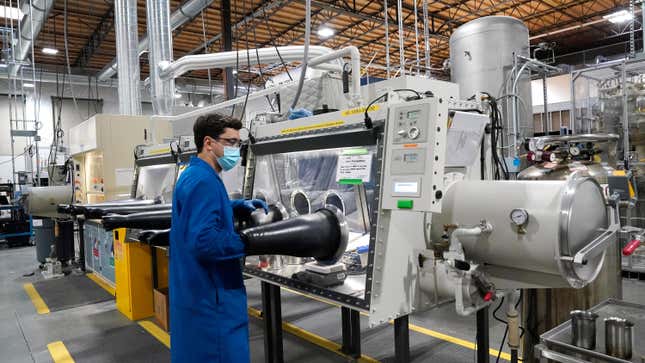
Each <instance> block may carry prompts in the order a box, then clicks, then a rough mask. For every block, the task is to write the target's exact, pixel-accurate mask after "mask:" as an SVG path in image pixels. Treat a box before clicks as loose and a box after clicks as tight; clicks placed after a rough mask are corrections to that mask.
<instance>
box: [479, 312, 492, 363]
mask: <svg viewBox="0 0 645 363" xmlns="http://www.w3.org/2000/svg"><path fill="white" fill-rule="evenodd" d="M488 311H489V307H488V306H487V307H485V308H483V309H480V310H478V311H477V363H484V362H486V363H488V362H490V358H489V349H490V322H489V317H488Z"/></svg>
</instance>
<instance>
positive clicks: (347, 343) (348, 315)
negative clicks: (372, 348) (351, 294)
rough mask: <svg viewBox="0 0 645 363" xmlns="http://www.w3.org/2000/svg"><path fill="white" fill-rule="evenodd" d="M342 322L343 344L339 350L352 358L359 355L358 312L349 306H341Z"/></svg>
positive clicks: (359, 319)
mask: <svg viewBox="0 0 645 363" xmlns="http://www.w3.org/2000/svg"><path fill="white" fill-rule="evenodd" d="M341 314H342V324H343V346H342V348H341V349H340V351H341V352H343V353H345V354H347V355H349V356H350V357H352V358H360V356H361V318H360V313H359V312H358V311H356V310H352V309H350V308H345V307H343V308H341Z"/></svg>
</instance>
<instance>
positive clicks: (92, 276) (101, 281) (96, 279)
mask: <svg viewBox="0 0 645 363" xmlns="http://www.w3.org/2000/svg"><path fill="white" fill-rule="evenodd" d="M85 276H86V277H87V278H88V279H90V280H92V281H94V282H95V283H96V284H97V285H99V286H101V287H102V288H103V290H105V291H107V292H108V294H110V295H112V296H116V289H115V288H114V287H112V286H111V285H110V284H108V283H107V282H106V281H105V280H104V279H103V278H102V277H101V276H99V275H97V274H95V273H92V272H90V273H88V274H85Z"/></svg>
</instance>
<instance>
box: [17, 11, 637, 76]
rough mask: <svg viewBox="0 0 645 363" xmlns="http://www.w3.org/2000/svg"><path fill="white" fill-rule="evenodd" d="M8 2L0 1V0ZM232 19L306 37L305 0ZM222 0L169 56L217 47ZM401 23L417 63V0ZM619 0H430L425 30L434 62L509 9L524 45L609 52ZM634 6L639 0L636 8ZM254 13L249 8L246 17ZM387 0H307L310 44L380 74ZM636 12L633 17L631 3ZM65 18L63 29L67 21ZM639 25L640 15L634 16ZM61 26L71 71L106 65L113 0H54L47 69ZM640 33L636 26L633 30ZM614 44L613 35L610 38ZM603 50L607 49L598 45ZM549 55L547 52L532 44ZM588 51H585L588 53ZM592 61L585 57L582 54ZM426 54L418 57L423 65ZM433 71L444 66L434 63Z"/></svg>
mask: <svg viewBox="0 0 645 363" xmlns="http://www.w3.org/2000/svg"><path fill="white" fill-rule="evenodd" d="M5 2H6V1H5ZM231 2H232V19H231V21H232V24H233V25H234V27H235V29H236V31H235V32H234V34H233V36H234V38H233V46H234V49H244V48H247V47H249V48H253V47H268V46H284V45H300V44H303V43H304V30H305V24H304V19H305V1H304V0H273V1H257V0H246V1H239V0H231ZM396 2H397V1H396V0H388V5H389V9H388V11H387V14H388V23H389V38H390V57H391V64H392V65H398V62H399V47H398V41H399V40H398V32H397V29H398V27H397V22H398V18H397V9H396ZM170 3H171V11H176V10H177V9H178V8H179V6H180V4H181V3H182V2H180V1H171V2H170ZM422 4H423V0H418V2H417V12H416V15H417V19H416V21H417V22H416V24H417V26H418V30H417V32H418V34H419V38H418V41H419V44H418V47H419V54H420V57H421V58H423V54H424V50H423V49H424V44H425V43H424V38H423V30H424V29H423V24H424V22H423V11H422ZM220 7H221V0H215V1H213V2H212V3H211V5H210V6H209V7H208V8H207V9H206V10H205V11H203V13H202V14H200V15H197V16H196V17H195V18H193V19H192V20H191V21H189V22H188V23H186V25H184V26H182V27H180V28H179V29H177V30H175V32H174V39H173V43H174V57H175V59H177V58H178V57H181V56H182V55H186V54H198V53H203V52H205V51H206V52H217V51H218V50H219V49H220V48H221V46H222V45H221V43H220V41H221V28H222V27H221V11H220ZM403 7H404V9H403V16H402V18H403V24H404V38H405V46H404V49H405V57H406V60H407V61H408V62H409V63H410V64H414V63H416V59H417V45H416V41H415V39H417V38H416V37H415V11H414V10H415V4H414V0H404V1H403ZM628 8H629V7H628V3H627V2H624V1H609V0H592V1H584V0H577V1H561V0H538V1H532V0H529V1H525V0H513V1H509V0H502V1H481V0H459V1H451V0H440V1H430V0H428V13H429V14H428V16H429V20H428V22H427V23H428V27H429V32H430V42H429V43H430V53H431V60H432V67H433V68H441V66H442V63H443V61H444V59H446V58H447V57H448V39H449V37H450V34H451V33H452V31H453V30H454V29H455V28H457V27H459V26H460V25H462V24H464V23H466V22H468V21H470V20H473V19H476V18H479V17H482V16H488V15H508V16H513V17H516V18H519V19H522V20H523V21H524V22H525V24H526V25H527V26H528V28H529V30H530V34H531V45H532V46H535V45H537V44H538V43H540V42H547V43H553V45H554V46H555V48H554V50H555V54H556V56H559V57H563V58H561V59H558V60H557V62H558V63H559V62H561V61H562V60H569V59H571V58H566V57H564V56H565V55H571V54H573V55H576V54H581V55H582V56H585V54H586V53H584V52H583V51H584V50H585V49H590V48H597V47H601V48H599V49H601V50H602V49H603V48H602V47H604V46H606V45H608V44H614V47H613V50H609V48H608V52H614V53H616V52H624V51H625V50H626V49H627V48H628V43H629V42H626V40H627V39H628V38H629V36H628V35H629V22H627V23H624V24H613V23H611V22H609V21H607V20H606V19H603V16H605V15H608V14H611V13H613V12H615V11H616V10H619V9H628ZM637 10H638V9H637ZM145 14H146V11H145V1H144V0H141V1H139V12H138V16H139V36H140V37H142V36H143V35H145V32H146V26H145V24H146V20H145ZM253 14H255V16H253ZM384 14H385V12H384V1H383V0H379V1H368V0H324V1H323V0H312V20H313V25H312V29H313V33H312V38H311V39H312V44H313V45H323V46H328V47H331V48H339V47H343V46H347V45H354V46H356V47H358V48H359V49H360V51H361V55H362V62H363V63H365V64H367V63H369V62H371V64H372V65H373V66H374V68H370V69H369V70H368V71H369V75H371V76H376V77H379V76H384V74H385V73H384V70H383V67H384V66H385V64H386V56H385V47H386V41H385V26H384ZM636 19H640V12H637V14H636ZM65 24H67V28H65ZM322 26H326V27H329V28H332V29H333V30H334V31H335V34H334V35H333V36H331V37H329V38H326V39H321V38H320V37H319V36H318V34H317V33H316V30H317V29H319V28H320V27H322ZM635 27H636V30H637V31H638V30H640V22H636V25H635ZM65 34H67V40H68V41H67V49H68V52H67V53H68V58H69V63H70V66H71V67H72V69H74V71H75V72H82V73H85V74H90V75H91V74H97V73H98V72H99V71H100V70H101V69H102V68H103V67H104V66H105V65H106V64H109V63H110V62H111V61H112V60H113V59H114V56H115V54H116V51H115V36H114V19H113V2H112V1H110V0H56V1H55V3H54V8H53V10H52V11H51V13H50V15H49V18H48V19H47V21H46V23H45V25H44V27H43V29H42V31H41V33H40V35H39V36H38V39H37V42H36V45H35V47H36V48H35V55H36V62H37V64H39V65H41V66H46V67H47V68H50V69H51V68H52V67H59V68H60V67H61V66H62V65H65V64H66V57H65V51H64V50H65V42H64V38H65ZM637 37H638V38H640V33H639V34H638V35H637ZM615 44H618V46H616V45H615ZM44 47H53V48H56V49H59V50H60V51H59V53H58V54H57V55H55V56H51V55H45V54H43V53H42V52H41V49H42V48H44ZM605 55H610V54H605ZM538 56H539V57H542V58H547V57H549V56H550V54H549V53H548V52H542V53H538ZM587 58H589V57H588V55H587ZM141 59H142V62H141V65H142V77H146V76H147V57H146V55H145V54H144V55H143V56H142V57H141ZM582 60H583V61H587V62H591V61H592V59H582ZM250 62H251V67H250V68H251V69H252V72H240V78H242V79H244V78H245V79H247V80H248V79H253V80H254V81H256V82H260V81H261V80H262V79H263V77H262V76H261V74H260V73H262V74H263V75H266V74H274V73H277V72H280V71H282V67H281V66H280V65H267V64H263V65H260V66H258V64H257V63H256V62H254V59H251V60H250ZM424 63H425V62H424V61H423V60H422V61H421V64H424ZM247 68H248V65H247V60H246V59H243V60H240V69H241V70H244V69H247ZM437 72H439V73H441V71H440V70H438V71H437ZM191 75H192V76H194V77H206V75H207V73H206V72H193V73H192V74H191ZM211 75H212V77H214V78H216V79H221V72H220V71H219V70H213V71H212V72H211Z"/></svg>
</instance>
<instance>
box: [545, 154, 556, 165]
mask: <svg viewBox="0 0 645 363" xmlns="http://www.w3.org/2000/svg"><path fill="white" fill-rule="evenodd" d="M546 157H547V158H548V159H549V161H550V162H552V163H554V162H555V160H556V159H557V158H556V155H555V153H547V155H546Z"/></svg>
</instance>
